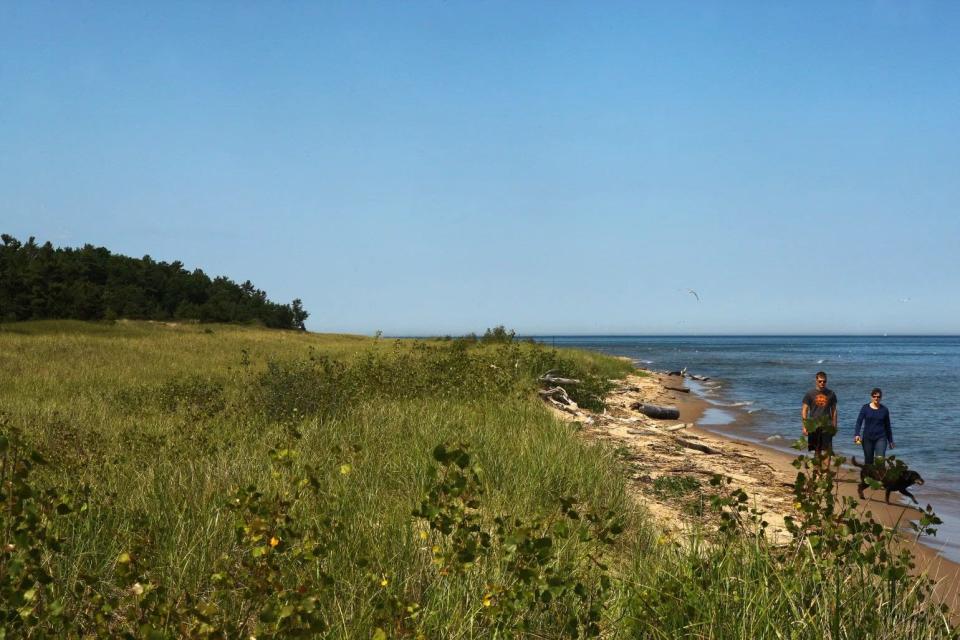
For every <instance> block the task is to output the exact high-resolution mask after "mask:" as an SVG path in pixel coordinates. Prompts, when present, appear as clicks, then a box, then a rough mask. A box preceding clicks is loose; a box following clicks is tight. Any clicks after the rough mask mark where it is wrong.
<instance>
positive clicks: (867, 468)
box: [850, 456, 923, 504]
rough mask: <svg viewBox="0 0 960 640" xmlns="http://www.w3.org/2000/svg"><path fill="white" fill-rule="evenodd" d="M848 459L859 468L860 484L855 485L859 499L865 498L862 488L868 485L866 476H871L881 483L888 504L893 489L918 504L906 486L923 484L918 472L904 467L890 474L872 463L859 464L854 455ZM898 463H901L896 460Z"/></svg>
mask: <svg viewBox="0 0 960 640" xmlns="http://www.w3.org/2000/svg"><path fill="white" fill-rule="evenodd" d="M850 461H851V462H853V466H855V467H859V468H860V485H859V486H857V494H858V495H859V496H860V499H861V500H866V498H864V496H863V490H864V489H866V488H867V487H868V486H870V485H869V484H867V478H873V479H874V480H877V481H879V482H880V483H881V484H882V485H883V488H884V489H886V491H887V504H890V494H891V493H893V492H894V491H899V492H900V493H902V494H903V495H905V496H907V497H908V498H910V499H911V500H913V503H914V504H920V503H919V502H917V499H916V498H914V497H913V494H912V493H910V492H909V491H907V487H912V486H913V485H922V484H923V478H921V477H920V474H919V473H917V472H916V471H912V470H910V469H904V470H903V471H900V472H899V473H896V474H890V473H889V472H888V471H887V470H885V469H877V468H876V467H875V466H874V465H872V464H860V463H859V462H857V457H856V456H854V457H852V458H851V459H850ZM898 464H902V463H900V462H898ZM887 476H890V477H887Z"/></svg>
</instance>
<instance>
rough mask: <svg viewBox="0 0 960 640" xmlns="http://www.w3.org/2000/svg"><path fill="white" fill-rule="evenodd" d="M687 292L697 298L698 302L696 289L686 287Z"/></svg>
mask: <svg viewBox="0 0 960 640" xmlns="http://www.w3.org/2000/svg"><path fill="white" fill-rule="evenodd" d="M687 293H692V294H693V297H694V298H696V299H697V302H700V296H699V295H697V292H696V291H694V290H693V289H687Z"/></svg>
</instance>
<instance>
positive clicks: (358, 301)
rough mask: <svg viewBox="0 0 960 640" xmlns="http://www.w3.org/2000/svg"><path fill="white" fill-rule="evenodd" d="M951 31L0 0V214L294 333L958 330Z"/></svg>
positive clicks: (704, 7) (755, 13) (776, 16)
mask: <svg viewBox="0 0 960 640" xmlns="http://www.w3.org/2000/svg"><path fill="white" fill-rule="evenodd" d="M958 33H960V3H957V2H940V3H931V2H899V1H894V0H890V1H888V2H844V3H835V2H824V3H810V2H804V3H786V2H767V1H758V2H754V3H750V2H716V3H711V2H692V3H682V2H672V1H671V2H662V3H656V4H654V3H637V2H624V3H614V2H554V1H550V2H515V1H513V0H511V1H509V2H491V1H479V2H477V1H470V2H459V1H446V2H426V1H425V2H413V1H409V2H386V1H383V2H372V3H366V2H355V1H351V2H343V3H322V2H303V3H293V2H289V3H287V2H284V3H276V2H269V3H268V2H263V3H252V2H233V1H231V2H201V3H197V2H179V3H178V2H150V3H139V4H138V3H134V2H126V1H124V2H91V3H85V2H67V3H63V2H55V3H53V2H51V3H45V2H38V1H35V0H29V1H27V0H24V1H21V2H10V1H9V0H0V231H3V232H5V233H11V234H13V235H15V236H17V237H19V238H21V239H25V238H26V237H27V236H30V235H34V236H36V237H37V238H38V240H40V241H45V240H50V241H52V242H53V243H54V244H56V245H69V246H76V245H81V244H84V243H87V242H89V243H93V244H96V245H103V246H106V247H108V248H110V249H111V250H113V251H115V252H118V253H124V254H128V255H133V256H142V255H144V254H150V255H151V256H152V257H153V258H154V259H157V260H167V261H172V260H176V259H179V260H182V261H183V262H184V263H185V264H186V265H187V266H188V267H190V268H193V267H201V268H203V269H204V270H205V271H207V272H208V273H210V274H213V275H217V274H222V275H227V276H230V277H232V278H234V279H236V280H239V281H242V280H246V279H248V278H249V279H251V280H252V281H253V282H254V283H255V284H256V285H257V286H259V287H261V288H263V289H265V290H266V291H267V292H268V294H269V295H270V296H271V298H272V299H274V300H277V301H281V302H288V301H290V300H291V299H292V298H294V297H300V298H302V299H303V301H304V304H305V306H306V308H307V309H308V310H309V311H310V312H311V313H312V315H311V317H310V319H309V320H308V322H307V325H308V328H310V329H311V330H314V331H347V332H355V333H372V332H373V331H375V330H377V329H381V330H383V331H384V332H385V333H386V334H388V335H401V334H406V335H410V334H446V333H450V334H457V333H464V332H468V331H482V330H483V329H484V328H486V327H489V326H494V325H497V324H505V325H506V326H507V327H512V328H515V329H517V330H518V331H520V332H522V333H545V334H552V333H610V332H614V333H640V334H648V333H824V332H827V333H883V332H889V333H904V332H906V333H931V332H934V333H944V332H946V333H960V296H958V295H957V294H958V293H960V286H958V285H960V258H958V257H957V250H958V244H960V37H958V36H957V34H958ZM688 288H690V289H694V290H696V291H697V293H698V294H699V296H700V299H701V300H700V302H697V300H696V299H695V298H694V296H693V295H692V294H690V293H688V292H687V289H688Z"/></svg>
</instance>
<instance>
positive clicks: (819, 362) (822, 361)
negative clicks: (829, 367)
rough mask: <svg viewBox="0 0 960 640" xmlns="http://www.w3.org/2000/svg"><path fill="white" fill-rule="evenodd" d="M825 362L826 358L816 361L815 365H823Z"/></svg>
mask: <svg viewBox="0 0 960 640" xmlns="http://www.w3.org/2000/svg"><path fill="white" fill-rule="evenodd" d="M826 361H827V359H826V358H820V359H819V360H817V364H823V363H824V362H826Z"/></svg>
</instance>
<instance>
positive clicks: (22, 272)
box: [0, 234, 309, 329]
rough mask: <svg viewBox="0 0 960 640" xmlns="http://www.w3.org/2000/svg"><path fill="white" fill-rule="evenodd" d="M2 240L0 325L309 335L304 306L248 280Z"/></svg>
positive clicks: (99, 251) (98, 251)
mask: <svg viewBox="0 0 960 640" xmlns="http://www.w3.org/2000/svg"><path fill="white" fill-rule="evenodd" d="M0 239H2V241H3V243H2V244H0V322H12V321H17V320H42V319H54V318H64V319H76V320H105V319H106V320H112V319H116V318H129V319H140V320H195V321H200V322H258V323H261V324H263V325H265V326H267V327H271V328H280V329H303V328H304V325H303V323H304V321H305V320H306V319H307V317H308V316H309V313H307V311H306V310H305V309H304V308H303V303H302V302H301V301H300V300H294V301H293V302H292V303H291V304H289V305H284V304H278V303H275V302H271V301H270V300H268V299H267V294H266V292H264V291H262V290H260V289H257V288H256V287H254V286H253V284H252V283H251V282H250V281H249V280H247V281H246V282H244V283H243V284H237V283H236V282H234V281H232V280H230V279H229V278H226V277H223V276H220V277H216V278H210V276H208V275H207V274H205V273H204V272H203V271H202V270H200V269H195V270H193V271H188V270H186V269H185V268H184V266H183V263H181V262H179V261H175V262H172V263H166V262H156V261H154V260H153V259H152V258H150V256H143V258H139V259H137V258H129V257H127V256H122V255H118V254H114V253H111V252H110V251H109V250H107V249H105V248H104V247H94V246H93V245H90V244H87V245H84V246H83V247H81V248H79V249H72V248H69V247H67V248H54V247H53V245H52V244H50V243H49V242H46V243H44V244H43V245H38V244H37V243H36V241H35V240H34V238H32V237H31V238H29V239H28V240H27V242H25V243H21V242H20V241H19V240H17V239H16V238H14V237H13V236H10V235H7V234H3V235H2V236H0Z"/></svg>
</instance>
